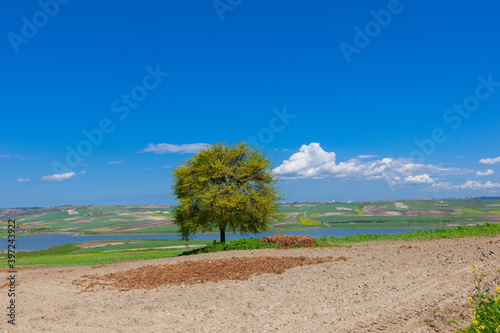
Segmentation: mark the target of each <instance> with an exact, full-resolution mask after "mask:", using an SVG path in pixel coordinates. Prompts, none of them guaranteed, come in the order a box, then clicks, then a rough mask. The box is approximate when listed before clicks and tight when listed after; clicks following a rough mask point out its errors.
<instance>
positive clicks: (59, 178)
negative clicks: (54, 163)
mask: <svg viewBox="0 0 500 333" xmlns="http://www.w3.org/2000/svg"><path fill="white" fill-rule="evenodd" d="M85 173H87V171H85V170H84V171H82V172H79V173H75V172H73V171H72V172H66V173H59V174H58V173H55V174H53V175H48V176H43V177H42V179H41V180H48V181H59V182H62V181H64V180H68V179H71V178H73V177H75V176H78V175H84V174H85Z"/></svg>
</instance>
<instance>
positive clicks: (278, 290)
mask: <svg viewBox="0 0 500 333" xmlns="http://www.w3.org/2000/svg"><path fill="white" fill-rule="evenodd" d="M499 253H500V237H499V236H495V237H482V238H463V239H443V240H434V241H412V242H388V241H383V242H382V241H380V242H370V243H359V244H352V247H345V246H343V247H335V248H300V249H281V250H277V249H262V250H248V251H227V252H218V253H207V254H198V255H193V256H184V257H175V258H163V259H154V260H148V261H135V262H127V263H120V264H113V265H103V266H82V267H71V268H70V269H68V268H60V267H54V268H43V269H42V268H39V269H24V270H18V272H17V276H16V279H17V281H20V282H21V283H20V284H19V285H18V286H17V287H16V288H17V289H16V313H17V320H16V326H15V328H13V327H12V326H11V325H9V324H7V322H6V320H5V319H3V320H1V321H0V332H4V331H7V332H72V333H80V332H85V333H86V332H103V333H111V332H113V333H114V332H123V333H129V332H145V333H150V332H151V333H152V332H259V333H260V332H455V331H456V330H457V329H458V328H460V327H464V326H466V325H467V324H468V323H469V322H470V321H471V320H472V310H471V308H470V302H468V301H467V297H468V296H471V295H473V293H474V285H473V284H472V282H471V276H472V274H471V273H472V271H471V267H470V266H471V265H476V266H478V270H479V271H484V274H485V280H484V282H485V283H488V286H491V287H496V286H498V285H500V280H499V279H498V277H499V273H498V272H497V270H498V269H500V260H499V256H498V254H499ZM301 257H305V258H308V259H307V260H311V261H310V262H309V263H310V264H308V265H304V266H300V265H299V266H298V267H293V268H291V264H290V263H291V262H294V261H293V260H298V261H299V262H300V260H302V259H294V258H301ZM339 257H348V258H350V259H349V260H347V261H337V262H333V261H332V260H333V259H332V258H339ZM269 258H272V260H273V261H269V262H272V263H274V264H269V262H268V261H267V260H270V259H269ZM250 259H252V260H254V261H253V263H254V264H250V262H252V261H247V260H250ZM316 259H323V260H325V261H324V262H323V263H316V264H313V263H314V260H316ZM220 260H222V261H220ZM224 260H225V261H224ZM304 260H306V259H304ZM260 261H262V264H259V262H260ZM281 261H282V262H283V263H281ZM182 263H185V264H184V265H187V263H189V264H191V265H193V266H181V265H179V266H177V264H182ZM224 263H225V264H226V265H227V267H226V266H222V264H224ZM232 263H235V264H236V263H239V265H240V266H239V267H240V269H241V270H243V271H244V272H247V274H250V272H251V271H255V270H257V267H264V268H266V267H267V266H273V265H275V266H278V267H287V268H286V270H284V271H283V272H282V273H281V274H277V273H275V272H270V273H263V272H261V273H259V272H257V271H255V272H254V273H253V274H252V275H251V276H249V277H248V278H247V279H243V280H241V279H238V280H231V279H223V280H219V281H218V282H215V281H209V280H208V279H209V278H208V277H207V276H204V277H203V279H207V282H203V283H201V282H198V281H201V280H202V278H201V277H197V278H198V280H195V283H194V284H189V281H193V280H194V279H195V278H194V275H195V270H196V269H195V268H196V267H198V265H201V267H204V268H203V269H202V270H201V271H200V273H199V274H205V273H204V270H205V269H209V267H210V266H212V265H214V266H215V265H220V266H215V267H219V269H218V272H217V273H215V275H216V276H219V277H220V276H224V275H225V274H226V273H225V272H227V276H225V278H231V274H239V273H238V269H235V268H234V267H231V265H233V264H232ZM295 263H296V262H295ZM247 265H248V268H247V267H246V266H247ZM167 267H170V268H167ZM174 267H176V268H180V267H184V268H183V269H184V272H185V273H184V274H185V278H186V280H182V278H181V277H180V275H179V274H180V273H179V272H177V271H176V270H175V269H174V270H173V271H172V274H174V276H177V277H178V279H180V280H179V281H182V282H184V283H182V282H181V284H174V283H169V286H170V287H163V286H160V285H158V287H153V289H150V288H151V286H149V287H141V286H140V285H139V284H140V283H141V282H142V283H144V281H151V280H152V279H153V281H154V279H160V277H161V278H165V279H169V278H170V277H169V276H168V275H167V273H166V270H167V269H173V268H174ZM186 267H192V269H193V271H192V272H189V271H187V268H186ZM91 268H93V269H91ZM266 269H268V268H266ZM269 269H270V268H269ZM46 273H49V274H46ZM141 273H142V276H141ZM2 274H4V276H6V275H7V272H5V271H4V272H3V273H2ZM134 274H135V275H134ZM196 274H198V273H196ZM91 275H95V276H96V279H92V278H89V277H85V276H91ZM106 276H107V277H113V279H108V278H106ZM200 276H201V275H200ZM122 277H126V279H125V280H124V283H125V282H127V281H128V282H127V283H132V284H133V287H134V288H131V289H130V290H128V291H120V290H115V289H117V288H122V285H121V284H116V285H104V287H105V288H102V285H101V286H100V287H99V285H95V288H93V289H92V290H93V291H92V292H83V293H82V292H81V291H82V289H83V288H86V287H87V286H88V283H93V282H101V283H102V282H104V283H112V284H114V283H117V282H116V281H118V280H119V279H121V278H122ZM131 277H135V279H134V278H132V279H131ZM127 279H128V280H127ZM190 279H191V280H190ZM75 280H83V281H82V283H83V285H75V284H73V283H72V282H73V281H75ZM6 282H7V281H4V282H3V283H2V284H5V283H6ZM153 283H156V282H153ZM136 288H140V289H136ZM492 290H494V289H492ZM0 291H1V292H0V304H8V302H9V298H8V296H7V292H6V289H5V287H4V288H3V289H0ZM5 306H6V305H5Z"/></svg>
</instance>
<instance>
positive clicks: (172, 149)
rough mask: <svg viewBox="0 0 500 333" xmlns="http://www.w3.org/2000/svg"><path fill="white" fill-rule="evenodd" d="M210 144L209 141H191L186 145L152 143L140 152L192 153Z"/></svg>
mask: <svg viewBox="0 0 500 333" xmlns="http://www.w3.org/2000/svg"><path fill="white" fill-rule="evenodd" d="M208 146H210V145H209V144H208V143H190V144H184V145H173V144H170V143H158V144H156V145H155V144H154V143H150V144H149V145H148V146H147V147H146V148H144V149H143V150H141V151H139V153H147V152H153V153H155V154H172V153H180V154H190V153H196V152H197V151H198V150H200V149H203V148H206V147H208Z"/></svg>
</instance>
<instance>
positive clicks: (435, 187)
mask: <svg viewBox="0 0 500 333" xmlns="http://www.w3.org/2000/svg"><path fill="white" fill-rule="evenodd" d="M453 188H454V186H453V185H451V183H448V182H441V183H434V184H432V185H431V186H430V187H428V188H426V190H427V191H442V190H451V189H453Z"/></svg>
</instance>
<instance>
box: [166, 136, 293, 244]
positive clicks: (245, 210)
mask: <svg viewBox="0 0 500 333" xmlns="http://www.w3.org/2000/svg"><path fill="white" fill-rule="evenodd" d="M271 166H272V162H271V161H270V160H269V159H268V158H267V157H266V156H265V154H264V153H262V152H261V151H260V150H257V149H255V148H253V147H251V146H250V145H248V144H247V143H246V142H241V143H239V144H236V145H230V146H228V145H224V144H214V145H211V146H209V147H207V148H205V149H202V150H200V151H199V152H198V153H197V154H196V155H195V156H194V157H192V158H190V159H188V160H187V161H186V162H185V163H184V164H182V165H181V166H179V167H178V168H177V169H176V170H175V171H174V184H173V185H172V188H173V190H174V194H175V195H176V196H177V200H178V201H179V203H180V204H179V205H178V206H176V207H175V209H174V220H175V223H176V224H177V225H178V226H179V227H180V232H181V234H182V237H183V238H184V239H187V238H188V237H189V235H191V234H195V233H196V232H209V231H212V230H214V229H216V230H217V229H218V230H219V231H220V241H221V242H225V239H226V236H225V233H226V230H231V231H233V232H237V231H239V232H240V233H258V232H262V231H266V230H269V222H270V219H271V218H278V219H280V214H279V213H278V206H277V203H276V202H277V201H278V200H282V199H283V198H282V197H281V195H280V194H279V191H278V189H277V187H276V183H277V181H276V179H275V175H274V174H273V172H272V170H271V169H270V167H271Z"/></svg>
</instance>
